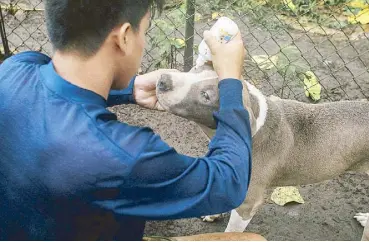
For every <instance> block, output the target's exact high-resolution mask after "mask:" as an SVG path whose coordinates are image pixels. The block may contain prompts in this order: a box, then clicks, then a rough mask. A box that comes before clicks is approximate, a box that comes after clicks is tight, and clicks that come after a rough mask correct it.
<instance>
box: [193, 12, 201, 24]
mask: <svg viewBox="0 0 369 242" xmlns="http://www.w3.org/2000/svg"><path fill="white" fill-rule="evenodd" d="M201 19H202V15H201V14H199V13H195V22H198V21H200V20H201Z"/></svg>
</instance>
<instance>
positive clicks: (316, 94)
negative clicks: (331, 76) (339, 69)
mask: <svg viewBox="0 0 369 242" xmlns="http://www.w3.org/2000/svg"><path fill="white" fill-rule="evenodd" d="M304 89H305V95H306V96H307V97H310V98H311V99H313V100H314V101H319V100H320V94H321V92H322V86H321V85H320V83H319V82H318V79H317V77H316V76H315V74H314V73H313V72H312V71H307V72H305V73H304Z"/></svg>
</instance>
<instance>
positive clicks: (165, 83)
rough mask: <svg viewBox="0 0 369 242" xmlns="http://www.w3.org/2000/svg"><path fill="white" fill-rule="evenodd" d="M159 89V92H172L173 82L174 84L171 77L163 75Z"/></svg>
mask: <svg viewBox="0 0 369 242" xmlns="http://www.w3.org/2000/svg"><path fill="white" fill-rule="evenodd" d="M157 88H158V89H159V91H162V92H167V91H170V90H172V88H173V82H172V79H171V77H170V75H168V74H163V75H162V76H161V78H160V80H159V83H158V86H157Z"/></svg>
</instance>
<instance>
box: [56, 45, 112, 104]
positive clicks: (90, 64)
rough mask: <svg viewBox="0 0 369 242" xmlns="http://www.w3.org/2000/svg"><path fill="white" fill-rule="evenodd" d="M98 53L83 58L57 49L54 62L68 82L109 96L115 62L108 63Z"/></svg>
mask: <svg viewBox="0 0 369 242" xmlns="http://www.w3.org/2000/svg"><path fill="white" fill-rule="evenodd" d="M101 55H103V53H98V54H96V55H95V56H93V57H90V58H88V59H87V58H81V57H79V56H77V55H75V54H71V53H61V52H59V51H56V52H55V54H54V56H53V64H54V68H55V70H56V72H57V73H58V74H59V75H60V76H61V77H62V78H64V79H65V80H67V81H68V82H70V83H72V84H74V85H76V86H78V87H81V88H83V89H87V90H90V91H92V92H95V93H97V94H99V95H100V96H102V97H104V98H105V99H107V98H108V95H109V91H110V89H111V86H112V82H113V79H114V70H113V67H114V65H113V63H107V62H106V59H108V60H109V58H102V56H101Z"/></svg>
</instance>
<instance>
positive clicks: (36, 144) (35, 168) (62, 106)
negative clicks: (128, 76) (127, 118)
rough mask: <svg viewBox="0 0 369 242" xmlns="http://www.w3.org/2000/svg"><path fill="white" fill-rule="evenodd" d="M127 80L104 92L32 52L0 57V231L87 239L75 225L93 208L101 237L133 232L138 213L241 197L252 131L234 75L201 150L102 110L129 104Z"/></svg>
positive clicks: (138, 231)
mask: <svg viewBox="0 0 369 242" xmlns="http://www.w3.org/2000/svg"><path fill="white" fill-rule="evenodd" d="M133 83H134V79H133V80H132V81H131V84H130V86H129V88H127V89H125V90H122V91H112V92H111V93H110V96H109V98H108V100H107V101H106V100H105V99H104V98H103V97H101V96H99V95H98V94H96V93H94V92H91V91H89V90H85V89H82V88H80V87H77V86H75V85H73V84H71V83H69V82H68V81H66V80H64V79H63V78H61V77H60V76H59V75H58V74H57V73H56V71H55V70H54V67H53V63H52V61H51V59H50V58H49V57H48V56H46V55H43V54H41V53H38V52H24V53H21V54H18V55H15V56H13V57H10V58H8V59H7V60H6V61H5V62H3V64H1V65H0V131H1V133H0V134H1V138H0V174H1V175H0V201H1V206H0V217H1V219H0V239H2V240H4V239H5V240H15V239H16V240H18V239H21V240H70V239H76V238H78V236H82V239H86V238H83V235H80V233H82V232H83V229H85V230H88V231H87V232H88V233H92V231H93V230H96V228H95V227H93V226H96V224H94V225H92V226H91V227H88V228H86V225H84V223H86V224H88V222H91V221H93V219H92V218H98V217H100V218H103V219H102V221H100V223H101V227H102V231H103V233H105V234H106V233H108V234H109V236H110V237H109V236H107V237H99V239H104V238H105V239H108V240H112V239H118V240H126V239H129V240H139V239H141V238H142V233H143V228H144V221H145V220H147V219H150V220H151V219H152V220H161V219H179V218H187V217H198V216H202V215H209V214H217V213H222V212H226V211H230V210H232V209H234V208H236V207H237V206H239V205H240V204H241V203H242V202H243V200H244V198H245V195H246V192H247V189H248V184H249V179H250V170H251V131H250V124H249V115H248V113H247V111H246V110H245V109H244V107H243V105H242V84H241V82H240V81H239V80H233V79H227V80H223V81H221V82H220V84H219V91H220V109H219V111H218V112H216V113H214V118H215V120H216V122H217V131H216V135H215V137H214V138H213V139H212V140H211V142H210V145H209V152H208V153H207V155H206V156H205V157H200V158H195V157H189V156H185V155H181V154H178V153H177V152H176V150H175V149H174V148H172V147H170V146H168V145H167V144H166V143H165V142H164V141H162V140H161V138H160V137H159V136H158V135H156V134H155V133H154V132H153V131H152V130H151V129H149V128H145V127H135V126H130V125H127V124H125V123H122V122H119V121H118V120H117V117H116V115H115V114H113V113H112V112H110V111H108V110H107V107H109V106H112V105H117V104H125V103H134V99H133V95H132V91H133ZM102 214H104V215H102ZM111 219H112V220H111ZM109 221H115V222H114V223H113V224H111V223H109ZM107 231H108V232H107ZM109 231H110V232H109Z"/></svg>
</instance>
